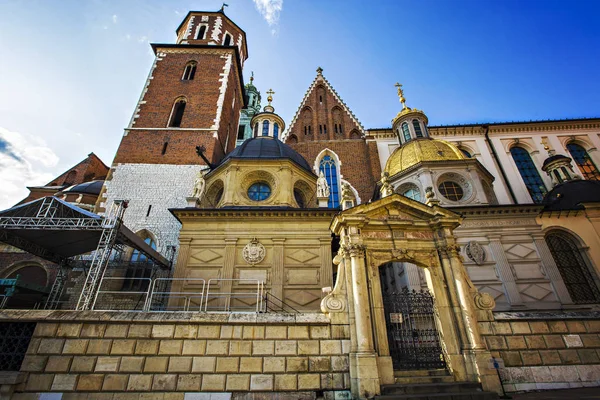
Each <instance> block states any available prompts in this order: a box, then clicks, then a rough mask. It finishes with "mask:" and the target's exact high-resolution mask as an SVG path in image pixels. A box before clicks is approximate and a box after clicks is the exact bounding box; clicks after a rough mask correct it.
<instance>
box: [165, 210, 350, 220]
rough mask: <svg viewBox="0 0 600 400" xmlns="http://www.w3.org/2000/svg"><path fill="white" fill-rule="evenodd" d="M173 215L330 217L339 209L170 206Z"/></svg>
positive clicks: (191, 216)
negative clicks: (196, 207)
mask: <svg viewBox="0 0 600 400" xmlns="http://www.w3.org/2000/svg"><path fill="white" fill-rule="evenodd" d="M169 211H171V213H173V215H175V216H176V217H177V218H178V219H180V218H247V217H248V218H256V217H260V218H289V217H302V218H323V219H326V218H327V219H330V218H331V217H332V216H333V215H334V214H336V213H337V212H338V211H339V210H336V209H329V208H327V209H301V208H299V209H283V210H277V209H264V208H263V209H261V208H260V207H256V208H254V209H225V208H223V209H194V208H171V209H169Z"/></svg>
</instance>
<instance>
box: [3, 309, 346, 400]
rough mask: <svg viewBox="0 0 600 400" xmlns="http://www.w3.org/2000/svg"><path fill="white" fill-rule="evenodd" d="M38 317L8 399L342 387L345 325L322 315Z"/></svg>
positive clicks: (307, 391)
mask: <svg viewBox="0 0 600 400" xmlns="http://www.w3.org/2000/svg"><path fill="white" fill-rule="evenodd" d="M38 314H40V312H37V314H36V312H35V311H28V312H26V315H20V320H30V319H34V320H36V319H37V320H39V319H40V318H39V315H38ZM40 315H41V314H40ZM13 318H14V315H13ZM99 318H100V320H98V319H99ZM104 318H106V319H107V320H105V319H104ZM44 319H45V321H44V322H40V323H38V325H37V327H36V330H35V333H34V337H33V339H32V340H31V343H30V346H29V349H28V351H27V355H26V357H25V360H24V362H23V365H22V368H21V371H23V372H27V373H28V376H27V378H26V380H25V382H24V383H22V384H20V385H19V386H17V388H16V393H15V395H14V397H13V398H14V399H29V398H30V397H31V395H32V394H36V395H37V394H38V393H43V392H61V393H69V392H71V393H74V394H73V395H72V398H78V399H79V398H84V397H85V396H87V393H99V392H102V393H103V395H107V394H106V393H113V392H124V391H127V392H128V395H132V394H131V393H136V395H135V396H138V395H143V396H144V398H148V395H149V394H150V393H152V396H159V395H160V396H166V395H167V394H168V395H169V396H172V398H173V399H175V398H177V399H182V398H183V394H184V393H189V392H224V393H232V392H233V393H234V396H233V397H234V398H235V396H236V393H235V392H238V391H253V392H294V393H293V396H292V397H290V398H299V397H300V395H299V393H298V392H300V393H303V394H302V396H305V397H309V398H310V397H312V398H314V392H315V391H320V390H324V391H329V392H330V393H329V396H328V397H330V398H333V396H334V395H335V393H334V391H342V392H343V394H346V395H347V394H348V392H346V390H347V389H348V388H349V387H350V381H349V375H348V356H347V354H348V352H349V345H350V341H349V328H348V326H347V325H332V324H330V322H329V320H328V319H327V318H326V317H325V316H324V315H322V314H296V315H293V314H258V315H257V314H208V315H207V314H182V313H178V314H158V313H157V314H144V313H135V314H133V313H111V314H99V313H95V312H53V313H51V314H50V315H47V313H46V317H45V318H44ZM64 319H69V321H68V322H60V320H63V321H64ZM134 319H135V320H134ZM159 321H160V322H159ZM75 392H77V393H75ZM240 396H242V394H241V393H240ZM294 396H295V397H294ZM115 398H116V397H115ZM135 398H138V397H135ZM140 398H141V397H140ZM152 398H154V397H152ZM161 398H162V397H161Z"/></svg>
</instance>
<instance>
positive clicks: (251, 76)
mask: <svg viewBox="0 0 600 400" xmlns="http://www.w3.org/2000/svg"><path fill="white" fill-rule="evenodd" d="M252 82H254V71H252V72H251V73H250V84H251V85H252Z"/></svg>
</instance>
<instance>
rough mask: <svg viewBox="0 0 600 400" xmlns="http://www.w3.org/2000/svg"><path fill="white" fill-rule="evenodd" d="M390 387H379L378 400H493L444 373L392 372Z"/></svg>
mask: <svg viewBox="0 0 600 400" xmlns="http://www.w3.org/2000/svg"><path fill="white" fill-rule="evenodd" d="M394 376H395V382H396V383H394V384H393V385H384V386H382V387H381V394H380V395H379V396H375V399H378V400H396V399H398V400H400V399H410V400H496V399H498V394H497V393H493V392H484V391H483V390H482V389H481V385H480V384H479V383H476V382H455V381H454V378H453V377H452V376H451V375H450V374H449V373H448V372H447V371H446V370H443V369H441V370H422V371H395V372H394Z"/></svg>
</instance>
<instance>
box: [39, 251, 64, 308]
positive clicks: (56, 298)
mask: <svg viewBox="0 0 600 400" xmlns="http://www.w3.org/2000/svg"><path fill="white" fill-rule="evenodd" d="M67 266H68V260H64V261H62V262H61V263H60V264H58V265H57V267H56V269H57V271H56V279H54V283H53V284H52V288H51V289H50V294H48V299H47V300H46V304H45V305H44V309H46V310H56V309H57V308H58V305H59V304H60V297H61V296H62V293H63V290H64V288H65V281H66V280H67Z"/></svg>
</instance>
